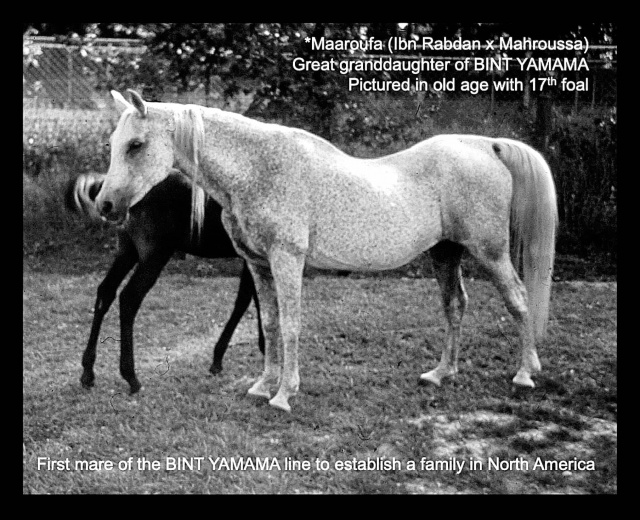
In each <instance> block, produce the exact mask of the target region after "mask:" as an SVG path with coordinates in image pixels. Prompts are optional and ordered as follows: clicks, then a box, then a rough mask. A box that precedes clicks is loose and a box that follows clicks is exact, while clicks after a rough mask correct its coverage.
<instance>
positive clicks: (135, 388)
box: [129, 379, 142, 395]
mask: <svg viewBox="0 0 640 520" xmlns="http://www.w3.org/2000/svg"><path fill="white" fill-rule="evenodd" d="M141 388H142V385H141V384H140V382H139V381H138V380H137V379H136V380H135V381H132V382H130V383H129V395H134V394H137V393H138V392H139V391H140V389H141Z"/></svg>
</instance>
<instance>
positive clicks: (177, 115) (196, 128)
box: [170, 103, 204, 235]
mask: <svg viewBox="0 0 640 520" xmlns="http://www.w3.org/2000/svg"><path fill="white" fill-rule="evenodd" d="M170 105H171V106H170V108H171V110H172V112H173V121H174V123H175V128H174V131H173V140H174V144H175V147H176V153H177V156H178V159H180V162H181V163H183V164H181V165H180V166H182V169H183V171H185V173H186V174H187V175H188V176H189V177H190V178H191V234H192V235H193V234H194V232H195V233H197V234H200V230H201V228H202V224H203V222H204V190H203V189H202V188H201V187H200V186H199V185H198V181H200V152H201V150H202V147H203V144H204V121H203V119H202V107H200V106H198V105H179V104H173V103H171V104H170ZM174 166H175V165H174Z"/></svg>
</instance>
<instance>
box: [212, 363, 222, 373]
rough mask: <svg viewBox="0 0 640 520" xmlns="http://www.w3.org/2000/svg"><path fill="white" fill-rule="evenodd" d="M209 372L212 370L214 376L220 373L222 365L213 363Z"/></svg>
mask: <svg viewBox="0 0 640 520" xmlns="http://www.w3.org/2000/svg"><path fill="white" fill-rule="evenodd" d="M209 372H211V373H212V374H213V375H214V376H215V375H218V374H219V373H220V372H222V365H216V364H213V365H211V368H210V369H209Z"/></svg>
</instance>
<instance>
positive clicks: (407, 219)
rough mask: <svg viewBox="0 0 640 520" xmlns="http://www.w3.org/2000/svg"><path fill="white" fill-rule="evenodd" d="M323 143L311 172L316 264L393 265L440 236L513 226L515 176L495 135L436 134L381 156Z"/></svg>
mask: <svg viewBox="0 0 640 520" xmlns="http://www.w3.org/2000/svg"><path fill="white" fill-rule="evenodd" d="M320 146H322V147H323V153H321V154H317V155H316V158H315V161H316V165H315V167H314V168H313V169H312V170H313V172H312V174H311V175H310V176H309V183H310V187H311V190H310V192H311V198H312V201H313V204H312V207H313V208H314V212H313V219H312V221H313V225H312V234H311V239H310V244H309V246H310V247H309V255H308V258H309V262H310V263H311V264H314V265H316V266H319V267H334V268H335V267H337V268H345V269H364V270H369V269H370V270H377V269H390V268H395V267H398V266H400V265H403V264H406V263H407V262H409V261H411V260H412V259H413V258H415V257H416V256H417V255H418V254H420V253H421V252H423V251H425V250H427V249H429V248H430V247H432V246H433V245H435V244H436V243H438V242H439V241H441V240H444V239H450V240H456V241H463V240H464V239H465V237H467V236H470V235H472V234H474V233H475V232H476V230H475V229H474V227H478V226H484V227H492V226H495V225H496V223H500V224H501V225H502V224H504V223H505V221H506V222H507V223H508V218H507V219H505V214H506V215H507V216H508V211H509V202H510V200H511V184H510V183H511V176H510V174H509V171H508V170H507V169H506V167H505V166H504V165H503V164H502V163H501V162H500V160H499V158H498V157H497V155H496V153H495V150H494V148H493V141H492V140H491V139H487V138H483V137H480V136H467V135H443V136H436V137H433V138H431V139H428V140H426V141H423V142H421V143H418V144H416V145H414V146H412V147H411V148H409V149H407V150H404V151H402V152H398V153H395V154H392V155H388V156H384V157H381V158H377V159H357V158H353V157H350V156H348V155H346V154H343V153H342V152H339V151H338V152H334V151H332V150H331V149H329V148H326V147H325V146H324V144H320ZM325 152H326V153H325ZM318 156H320V158H318ZM480 231H482V230H480ZM480 234H481V233H480Z"/></svg>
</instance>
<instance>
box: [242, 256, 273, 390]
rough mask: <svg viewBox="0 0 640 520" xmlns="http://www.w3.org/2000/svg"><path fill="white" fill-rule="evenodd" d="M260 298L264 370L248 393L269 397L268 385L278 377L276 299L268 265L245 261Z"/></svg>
mask: <svg viewBox="0 0 640 520" xmlns="http://www.w3.org/2000/svg"><path fill="white" fill-rule="evenodd" d="M247 266H248V267H249V270H250V271H251V275H252V276H253V281H254V284H255V288H256V293H257V295H258V300H260V304H261V305H260V315H261V318H262V319H261V325H262V330H263V334H264V339H265V351H264V354H265V356H264V371H263V372H262V375H261V376H260V377H259V378H258V380H257V381H256V382H255V383H254V384H253V386H252V387H251V388H250V389H249V391H248V394H249V395H254V396H258V397H266V398H267V399H269V398H270V397H271V391H270V388H269V387H270V385H271V384H272V383H276V382H277V381H278V379H279V378H280V366H279V363H278V339H279V336H280V329H279V326H278V301H277V297H276V289H275V284H274V281H273V276H272V275H271V270H270V269H269V267H268V266H266V265H264V264H263V263H259V262H251V261H247Z"/></svg>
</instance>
